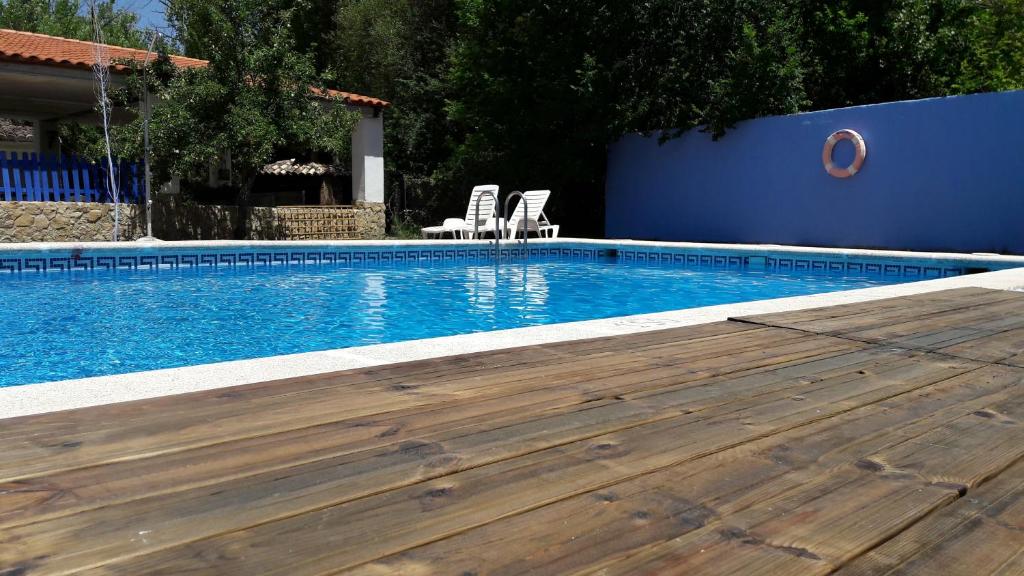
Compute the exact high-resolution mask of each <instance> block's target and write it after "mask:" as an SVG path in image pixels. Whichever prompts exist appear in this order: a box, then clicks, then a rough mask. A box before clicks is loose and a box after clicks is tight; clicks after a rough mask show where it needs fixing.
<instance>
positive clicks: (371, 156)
mask: <svg viewBox="0 0 1024 576" xmlns="http://www.w3.org/2000/svg"><path fill="white" fill-rule="evenodd" d="M362 113H363V117H362V118H361V119H360V120H359V122H357V123H356V126H355V128H354V129H353V130H352V200H353V201H355V202H379V203H383V202H384V113H383V111H380V110H374V109H372V108H363V109H362Z"/></svg>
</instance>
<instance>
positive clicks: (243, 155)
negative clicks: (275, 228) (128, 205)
mask: <svg viewBox="0 0 1024 576" xmlns="http://www.w3.org/2000/svg"><path fill="white" fill-rule="evenodd" d="M309 9H310V6H309V4H307V3H306V2H305V1H303V0H299V1H295V2H291V1H284V0H274V1H269V2H266V1H262V0H170V1H169V2H168V4H167V17H168V21H169V22H170V23H171V25H172V26H173V27H174V29H175V30H176V31H177V34H178V38H179V39H180V41H181V42H182V44H183V46H184V47H185V49H186V50H187V52H188V53H189V55H192V56H198V57H202V58H207V59H209V60H210V65H209V66H208V67H206V68H192V69H188V70H182V71H179V72H178V73H176V74H175V75H174V76H173V77H172V78H171V79H170V81H169V82H167V83H166V85H165V86H164V87H163V89H162V90H161V92H160V94H159V98H160V103H159V104H158V105H157V106H156V107H155V109H154V111H153V118H152V121H151V131H152V136H151V138H152V142H153V150H154V154H153V164H154V169H155V172H156V173H157V174H158V175H160V176H164V177H166V176H168V175H170V174H177V175H180V176H192V177H200V176H201V175H203V174H205V173H206V171H207V170H208V169H209V166H210V164H211V162H215V161H217V160H218V159H219V158H221V156H222V155H224V154H227V155H229V156H230V162H231V172H232V179H233V181H234V182H235V184H236V185H237V186H238V196H237V203H238V205H239V207H240V209H241V211H242V213H243V217H242V218H240V226H239V228H238V230H237V231H236V234H237V235H238V236H239V237H244V235H245V234H246V232H247V228H246V227H247V217H246V215H247V211H248V210H247V209H248V206H249V195H250V193H251V191H252V186H253V183H254V181H255V179H256V175H257V173H258V170H259V168H260V167H262V166H263V165H264V164H266V163H267V162H269V161H270V160H272V158H273V155H274V153H275V151H279V150H282V149H285V150H296V149H299V150H302V151H305V152H310V151H312V152H314V153H315V152H319V153H325V154H331V155H333V156H335V157H340V156H344V155H345V154H346V153H347V152H348V149H349V148H348V147H349V142H350V140H349V134H350V132H351V127H352V125H353V122H354V118H353V113H351V112H348V111H347V110H346V109H345V107H344V105H343V103H342V102H341V101H340V100H338V99H333V100H332V99H331V98H330V97H328V96H327V91H326V86H325V83H324V78H323V77H322V75H321V74H319V73H318V71H317V70H316V68H315V66H314V64H313V55H312V54H311V53H310V52H309V51H307V50H306V49H304V47H301V46H299V45H298V43H297V42H296V39H295V35H294V33H293V27H292V26H291V23H292V22H293V19H294V18H295V15H296V14H297V13H302V12H304V11H308V10H309Z"/></svg>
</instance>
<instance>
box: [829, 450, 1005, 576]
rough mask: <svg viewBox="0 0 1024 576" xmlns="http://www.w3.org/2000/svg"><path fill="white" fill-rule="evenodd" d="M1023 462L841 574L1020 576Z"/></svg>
mask: <svg viewBox="0 0 1024 576" xmlns="http://www.w3.org/2000/svg"><path fill="white" fill-rule="evenodd" d="M1022 554H1024V461H1022V462H1018V463H1017V464H1015V465H1014V466H1012V467H1010V468H1009V469H1007V470H1006V471H1004V472H1002V473H1000V474H999V475H998V476H996V477H995V478H994V479H992V480H991V481H989V482H987V483H985V484H984V485H982V486H981V487H980V488H978V489H977V490H972V491H970V492H969V493H968V496H967V497H965V498H961V499H960V500H958V501H957V502H956V503H954V504H952V505H950V506H949V507H947V508H945V509H943V510H940V511H939V512H937V513H936V514H934V515H933V516H930V517H928V518H926V519H924V520H922V521H921V522H919V523H917V524H915V525H914V526H912V527H910V528H909V529H907V530H906V531H904V532H902V533H900V534H899V535H898V536H896V537H895V538H893V539H892V540H890V541H888V542H886V543H884V544H882V545H881V546H879V547H877V548H875V549H874V550H871V551H870V552H868V553H866V554H864V555H863V556H861V557H859V558H856V559H855V560H853V561H852V562H850V563H849V564H847V565H846V566H844V567H843V568H842V569H841V570H839V571H838V572H837V574H838V575H839V576H868V575H872V576H875V575H877V576H884V575H896V574H900V575H906V576H910V575H921V576H923V575H925V574H944V575H948V576H985V575H989V574H993V575H994V574H1007V575H1008V574H1021V573H1024V564H1022V563H1021V560H1022Z"/></svg>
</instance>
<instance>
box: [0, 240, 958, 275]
mask: <svg viewBox="0 0 1024 576" xmlns="http://www.w3.org/2000/svg"><path fill="white" fill-rule="evenodd" d="M139 252H141V253H136V254H132V253H126V251H124V250H117V251H109V250H108V251H103V250H82V249H70V248H69V249H68V250H66V251H63V250H56V251H54V250H51V251H48V252H47V251H38V252H32V251H25V252H11V253H8V254H6V255H4V256H0V276H2V275H3V273H4V272H8V273H13V274H17V273H39V272H51V273H75V272H89V271H117V270H152V271H157V270H179V269H203V268H222V267H225V268H228V267H248V268H253V267H261V266H306V265H341V266H371V267H372V266H383V265H391V264H427V263H437V262H474V261H479V262H490V261H493V259H494V257H495V249H494V248H493V247H482V246H481V247H477V246H452V245H448V246H443V245H442V246H439V247H438V248H427V247H423V246H394V247H388V246H373V247H366V248H363V247H338V248H332V247H323V248H321V247H308V248H302V247H295V248H291V249H283V248H282V249H275V248H268V249H260V248H244V249H237V250H235V249H230V248H214V249H206V250H203V249H199V250H196V249H184V248H183V249H181V250H175V249H157V250H154V249H151V248H150V249H141V250H140V251H139ZM501 256H502V258H503V259H513V260H514V259H521V258H528V257H529V258H534V257H536V258H547V259H559V260H567V261H593V260H600V259H609V260H611V259H614V260H617V261H621V262H631V263H643V264H648V265H655V266H666V265H668V266H676V267H684V268H717V269H752V270H771V271H780V272H788V271H796V272H807V273H812V274H813V273H837V272H838V273H845V274H856V275H867V276H882V277H901V278H908V279H928V278H945V277H949V276H959V275H962V274H966V273H967V272H968V271H969V270H970V269H969V268H968V267H967V266H968V264H966V263H962V262H958V261H943V260H924V259H921V260H915V259H906V260H905V261H904V260H901V259H894V258H882V257H879V258H871V257H859V258H858V257H844V256H841V255H837V256H831V255H824V254H823V255H820V256H817V255H813V254H808V255H803V254H800V255H790V254H780V253H772V252H771V251H770V250H767V251H766V252H764V253H742V252H736V251H731V250H713V249H693V248H672V247H660V248H659V247H652V248H650V249H644V248H637V247H635V246H629V247H618V248H616V247H614V246H607V245H604V246H594V247H587V246H580V245H569V246H565V245H563V246H558V245H540V246H528V247H526V248H524V247H522V246H517V247H503V248H501Z"/></svg>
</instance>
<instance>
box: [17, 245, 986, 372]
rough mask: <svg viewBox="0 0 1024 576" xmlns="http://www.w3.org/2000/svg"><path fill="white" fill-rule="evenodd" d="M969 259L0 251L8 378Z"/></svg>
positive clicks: (605, 311) (565, 317) (779, 287)
mask: <svg viewBox="0 0 1024 576" xmlns="http://www.w3.org/2000/svg"><path fill="white" fill-rule="evenodd" d="M969 264H970V263H966V264H965V263H964V262H943V261H934V260H931V261H916V260H893V259H888V260H884V259H874V260H873V259H863V258H862V259H856V258H841V257H836V256H834V255H833V256H820V255H819V256H814V255H799V254H797V255H793V254H777V253H772V252H770V251H766V252H757V253H752V252H737V251H729V250H722V251H707V250H688V249H664V248H657V249H655V248H636V247H629V248H621V247H620V248H616V247H615V246H614V245H608V244H603V245H595V246H588V245H579V244H558V243H547V244H544V243H537V244H536V245H535V244H533V243H531V245H530V248H529V254H527V253H526V252H525V251H523V250H521V249H515V250H513V251H511V252H510V253H507V254H506V255H505V258H504V259H503V260H502V261H501V262H500V263H496V262H495V259H494V257H493V254H489V253H488V251H487V250H486V249H482V248H477V247H467V246H466V245H451V246H445V245H439V246H437V247H433V246H431V247H429V248H424V247H422V246H419V247H417V246H413V247H396V246H383V245H382V246H359V247H337V246H333V247H329V248H325V247H319V248H315V249H314V247H305V248H302V249H299V248H296V247H292V248H281V247H279V248H262V249H261V248H252V249H225V248H220V249H210V250H197V249H191V250H186V249H179V248H175V247H173V246H168V247H161V248H160V249H153V248H148V249H138V250H131V251H129V250H118V251H114V252H104V251H102V250H100V251H94V250H77V251H74V250H68V251H67V253H66V254H65V253H62V252H58V253H54V252H46V253H31V252H25V253H8V254H5V255H0V270H6V271H8V272H10V273H9V274H0V302H3V311H4V313H3V314H0V344H2V346H0V361H2V362H3V366H4V370H3V372H2V374H0V387H2V386H14V385H19V384H28V383H35V382H45V381H52V380H63V379H70V378H81V377H87V376H98V375H107V374H120V373H127V372H135V371H141V370H152V369H159V368H171V367H178V366H188V365H195V364H204V363H211V362H220V361H226V360H238V359H246V358H257V357H265V356H274V355H280V354H291V353H297V352H311V351H318V350H328V349H335V348H346V347H351V346H361V345H366V344H377V343H385V342H397V341H403V340H412V339H419V338H430V337H435V336H446V335H452V334H464V333H472V332H483V331H491V330H499V329H505V328H517V327H523V326H534V325H541V324H552V323H561V322H571V321H576V320H589V319H598V318H608V317H614V316H624V315H631V314H642V313H649V312H660V311H666V310H677V309H684V308H695V307H700V306H708V305H713V304H724V303H733V302H745V301H751V300H762V299H767V298H778V297H783V296H797V295H806V294H814V293H821V292H832V291H838V290H848V289H853V288H864V287H870V286H879V285H885V284H894V283H900V282H907V281H913V280H919V279H923V278H930V277H942V276H951V275H958V274H963V273H967V272H970V271H971V267H970V265H969Z"/></svg>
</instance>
